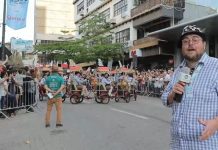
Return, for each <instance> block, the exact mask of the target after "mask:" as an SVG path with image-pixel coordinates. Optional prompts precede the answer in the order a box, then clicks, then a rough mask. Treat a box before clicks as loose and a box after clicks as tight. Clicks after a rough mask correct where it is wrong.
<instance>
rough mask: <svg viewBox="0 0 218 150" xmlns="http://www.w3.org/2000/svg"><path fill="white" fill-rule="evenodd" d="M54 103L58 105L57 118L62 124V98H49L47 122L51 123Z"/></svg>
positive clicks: (58, 122) (57, 121)
mask: <svg viewBox="0 0 218 150" xmlns="http://www.w3.org/2000/svg"><path fill="white" fill-rule="evenodd" d="M53 104H55V106H56V111H57V118H56V124H61V123H62V122H61V121H62V98H55V99H54V98H53V99H49V100H48V102H47V112H46V116H45V123H46V124H50V119H51V111H52V107H53Z"/></svg>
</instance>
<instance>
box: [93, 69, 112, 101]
mask: <svg viewBox="0 0 218 150" xmlns="http://www.w3.org/2000/svg"><path fill="white" fill-rule="evenodd" d="M97 72H98V74H106V73H109V72H110V69H109V68H108V67H103V66H102V67H98V68H97ZM98 83H99V84H98V85H97V88H96V91H95V101H96V102H97V103H102V104H108V103H109V101H110V96H109V94H108V92H109V89H110V87H109V86H105V85H103V84H101V83H100V82H98Z"/></svg>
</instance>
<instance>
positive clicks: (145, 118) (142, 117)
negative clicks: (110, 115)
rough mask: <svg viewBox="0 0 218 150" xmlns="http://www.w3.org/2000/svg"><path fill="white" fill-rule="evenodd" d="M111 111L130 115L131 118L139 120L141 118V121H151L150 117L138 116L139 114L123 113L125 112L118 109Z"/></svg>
mask: <svg viewBox="0 0 218 150" xmlns="http://www.w3.org/2000/svg"><path fill="white" fill-rule="evenodd" d="M111 110H113V111H117V112H120V113H123V114H128V115H130V116H134V117H137V118H140V119H144V120H147V119H149V118H148V117H145V116H141V115H137V114H134V113H130V112H127V111H123V110H119V109H116V108H111Z"/></svg>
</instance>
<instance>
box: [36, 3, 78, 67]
mask: <svg viewBox="0 0 218 150" xmlns="http://www.w3.org/2000/svg"><path fill="white" fill-rule="evenodd" d="M35 9H36V12H35V22H36V23H35V43H36V44H48V43H54V42H57V41H65V40H71V39H73V38H74V35H75V32H74V31H75V24H74V7H73V4H72V0H64V1H60V0H49V1H48V0H36V6H35ZM46 59H47V58H46V55H44V54H41V55H40V54H39V62H40V63H47V62H46V61H47V60H46Z"/></svg>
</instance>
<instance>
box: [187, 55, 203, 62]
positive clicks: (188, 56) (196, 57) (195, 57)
mask: <svg viewBox="0 0 218 150" xmlns="http://www.w3.org/2000/svg"><path fill="white" fill-rule="evenodd" d="M202 55H203V54H196V55H194V56H190V55H188V54H183V57H184V58H185V59H186V60H187V61H190V62H197V61H199V60H200V59H201V57H202Z"/></svg>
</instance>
